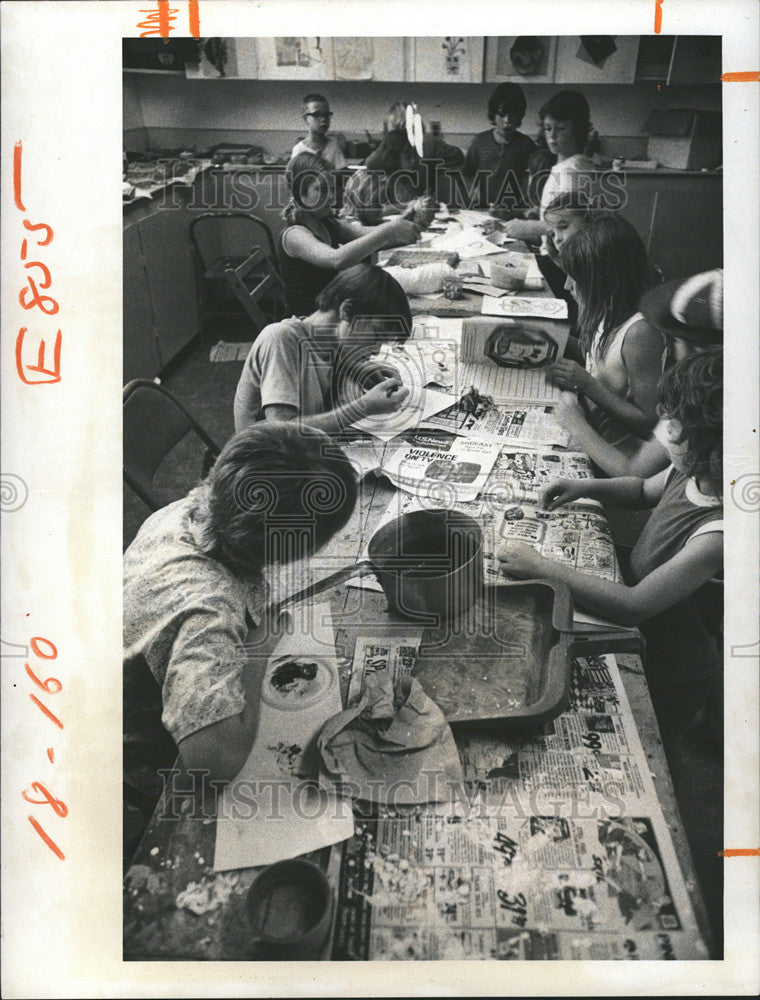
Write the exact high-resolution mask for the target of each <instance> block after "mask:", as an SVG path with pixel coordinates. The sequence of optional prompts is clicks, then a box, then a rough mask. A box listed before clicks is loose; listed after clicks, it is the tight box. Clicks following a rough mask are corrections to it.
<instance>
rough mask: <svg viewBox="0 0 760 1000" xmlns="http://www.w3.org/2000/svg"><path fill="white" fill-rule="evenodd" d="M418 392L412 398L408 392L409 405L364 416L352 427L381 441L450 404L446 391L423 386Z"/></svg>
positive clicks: (414, 425) (400, 432) (450, 398)
mask: <svg viewBox="0 0 760 1000" xmlns="http://www.w3.org/2000/svg"><path fill="white" fill-rule="evenodd" d="M419 392H420V394H419V395H417V396H415V398H414V399H412V394H411V393H410V396H409V399H410V400H411V401H412V403H411V405H409V403H407V404H405V405H404V406H403V407H402V408H401V409H400V410H397V411H396V412H395V413H378V414H375V415H374V416H371V417H365V418H364V419H363V420H360V421H359V422H358V423H356V424H354V425H353V426H354V428H355V429H356V430H359V431H366V433H367V434H372V435H373V436H374V437H376V438H379V439H380V440H381V441H390V440H391V438H394V437H396V435H397V434H403V432H404V431H408V430H409V429H410V428H411V427H416V426H417V424H418V423H419V422H420V421H421V420H424V419H425V418H426V417H429V416H431V415H432V414H433V413H438V412H439V411H440V410H445V409H446V408H447V407H448V406H451V401H452V397H451V396H450V395H449V394H448V393H446V392H440V391H439V390H438V389H425V388H422V389H420V390H419Z"/></svg>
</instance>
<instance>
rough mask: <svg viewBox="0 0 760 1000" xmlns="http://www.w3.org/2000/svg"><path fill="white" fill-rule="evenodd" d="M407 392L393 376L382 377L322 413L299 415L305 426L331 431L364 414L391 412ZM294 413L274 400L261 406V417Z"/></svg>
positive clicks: (295, 412)
mask: <svg viewBox="0 0 760 1000" xmlns="http://www.w3.org/2000/svg"><path fill="white" fill-rule="evenodd" d="M408 395H409V390H408V389H406V388H404V387H403V386H402V385H401V383H400V382H399V380H398V379H397V378H387V379H383V381H381V382H379V383H378V384H377V385H375V386H373V387H372V388H371V389H370V390H369V391H368V392H365V393H364V395H363V396H360V397H359V399H357V400H355V401H351V402H349V403H343V404H342V405H341V406H336V407H335V409H334V410H328V411H327V412H326V413H317V414H314V415H312V416H308V417H302V418H301V423H302V424H303V425H304V426H306V427H314V428H316V429H317V430H320V431H325V432H326V433H328V434H334V433H336V432H337V431H341V430H344V429H345V428H346V427H350V426H351V425H352V424H355V423H357V421H359V420H362V419H363V418H364V417H368V416H372V415H373V414H377V413H394V412H395V411H396V410H398V409H399V408H400V407H401V406H402V405H403V403H404V400H405V399H406V398H407V396H408ZM297 417H298V410H297V409H296V408H295V406H285V405H282V404H280V403H276V404H272V405H269V406H265V407H264V419H265V420H295V419H296V418H297Z"/></svg>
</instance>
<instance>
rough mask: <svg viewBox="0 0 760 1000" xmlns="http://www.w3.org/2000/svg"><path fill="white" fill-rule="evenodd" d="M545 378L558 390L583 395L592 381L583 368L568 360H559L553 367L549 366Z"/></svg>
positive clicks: (591, 377)
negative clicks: (556, 386)
mask: <svg viewBox="0 0 760 1000" xmlns="http://www.w3.org/2000/svg"><path fill="white" fill-rule="evenodd" d="M546 377H547V378H548V379H551V381H552V382H554V383H555V384H556V385H558V386H559V387H560V389H567V390H568V391H569V392H583V393H585V392H587V390H588V388H589V385H590V383H591V382H592V381H593V376H591V375H589V373H588V372H587V371H586V369H585V368H583V367H582V366H581V365H579V364H578V362H577V361H570V359H569V358H560V359H559V360H558V361H555V362H554V364H553V365H549V367H548V368H547V369H546Z"/></svg>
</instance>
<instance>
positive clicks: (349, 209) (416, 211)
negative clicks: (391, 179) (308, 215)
mask: <svg viewBox="0 0 760 1000" xmlns="http://www.w3.org/2000/svg"><path fill="white" fill-rule="evenodd" d="M436 208H437V205H436V204H435V202H434V201H433V199H432V198H426V197H421V198H413V199H412V200H411V201H410V202H407V203H404V202H399V203H393V202H391V201H390V199H389V194H388V178H387V177H386V175H385V174H384V173H383V172H382V171H380V170H357V171H355V172H354V173H353V174H352V175H351V177H349V179H348V181H347V182H346V184H345V186H344V188H343V207H342V208H341V210H340V217H341V218H343V219H347V220H356V221H357V222H360V223H361V224H362V225H363V226H376V225H378V224H379V223H381V222H384V221H388V217H392V216H397V215H398V216H400V217H401V218H402V219H409V220H410V221H411V222H414V223H415V225H417V226H419V227H420V228H421V229H427V227H428V226H429V225H430V223H431V222H432V221H433V219H434V217H435V212H436Z"/></svg>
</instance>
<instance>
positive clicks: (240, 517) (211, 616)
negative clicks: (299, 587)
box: [124, 422, 356, 804]
mask: <svg viewBox="0 0 760 1000" xmlns="http://www.w3.org/2000/svg"><path fill="white" fill-rule="evenodd" d="M320 485H321V493H320ZM325 496H327V497H329V499H328V501H327V502H326V503H325V501H324V498H325ZM310 498H311V500H312V503H313V504H317V503H319V507H318V509H317V508H316V507H314V506H310V503H309V501H310ZM355 503H356V480H355V476H354V472H353V468H352V466H351V464H350V463H349V461H348V459H347V458H346V457H345V455H344V454H343V453H342V451H341V450H340V449H339V448H338V447H337V446H336V445H335V444H334V443H333V442H332V441H331V439H330V438H329V437H328V436H327V435H326V434H324V433H323V432H322V431H319V430H315V429H313V428H310V427H304V426H300V427H299V426H298V425H297V424H295V423H291V424H278V423H270V422H267V423H263V422H262V423H258V424H254V425H253V426H252V427H247V428H246V429H245V430H243V431H241V432H239V433H238V434H236V435H234V437H232V438H231V439H230V440H229V441H228V442H227V444H226V445H225V446H224V448H223V449H222V452H221V454H220V456H219V458H218V459H217V461H216V462H215V464H214V466H213V467H212V469H211V472H210V473H209V475H208V478H207V479H206V480H205V481H204V482H202V483H201V484H200V485H199V486H198V487H196V488H195V489H193V490H192V491H191V492H190V493H189V494H188V495H187V496H186V497H185V498H184V499H182V500H178V501H176V502H175V503H172V504H169V505H168V506H167V507H163V508H162V509H161V510H158V511H156V512H155V513H154V514H152V515H151V516H150V517H149V518H148V519H147V520H146V521H145V523H144V524H143V525H142V527H141V528H140V530H139V532H138V533H137V536H136V538H135V539H134V541H133V542H132V544H131V545H130V546H129V548H128V549H127V551H126V552H125V554H124V774H125V782H126V784H127V786H128V787H130V788H132V789H136V790H137V792H138V793H139V795H140V796H141V797H142V798H143V799H147V800H150V799H153V800H154V801H155V799H157V798H158V795H159V794H160V792H161V782H160V781H159V777H158V774H157V773H156V771H157V769H158V768H160V767H166V768H170V767H171V766H172V765H173V763H174V761H175V759H176V755H177V749H179V755H180V758H181V761H182V764H183V765H184V767H185V768H188V769H189V768H200V769H202V770H203V771H204V773H205V774H206V775H207V776H208V777H210V778H213V779H219V780H222V781H228V780H231V779H232V778H234V777H235V775H236V774H237V773H238V771H239V770H240V768H241V767H242V766H243V764H244V763H245V760H246V758H247V756H248V753H249V752H250V748H251V746H252V744H253V739H254V736H255V730H256V719H257V717H258V708H257V705H258V698H259V687H258V684H257V676H256V671H255V669H254V667H253V665H252V664H249V663H247V662H246V659H245V657H244V656H242V655H241V646H243V645H244V643H245V642H246V638H247V636H248V631H249V628H250V627H251V626H252V625H259V624H260V623H261V622H262V620H263V619H264V607H265V602H266V592H267V588H266V584H265V580H264V571H265V569H266V567H267V565H271V564H272V563H276V564H280V565H281V564H283V563H286V562H291V561H294V560H296V559H301V558H304V557H307V556H310V555H311V554H312V553H313V552H315V551H317V550H318V549H319V548H321V547H322V546H323V545H324V544H325V543H326V542H328V541H329V540H330V539H331V538H332V537H333V535H335V534H336V533H337V532H338V531H340V530H341V529H342V528H343V527H344V525H345V524H346V522H347V521H348V519H349V517H350V516H351V513H352V511H353V508H354V505H355ZM304 523H306V524H309V525H310V526H311V527H310V530H309V531H304V530H303V525H304ZM146 804H147V803H146Z"/></svg>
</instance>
